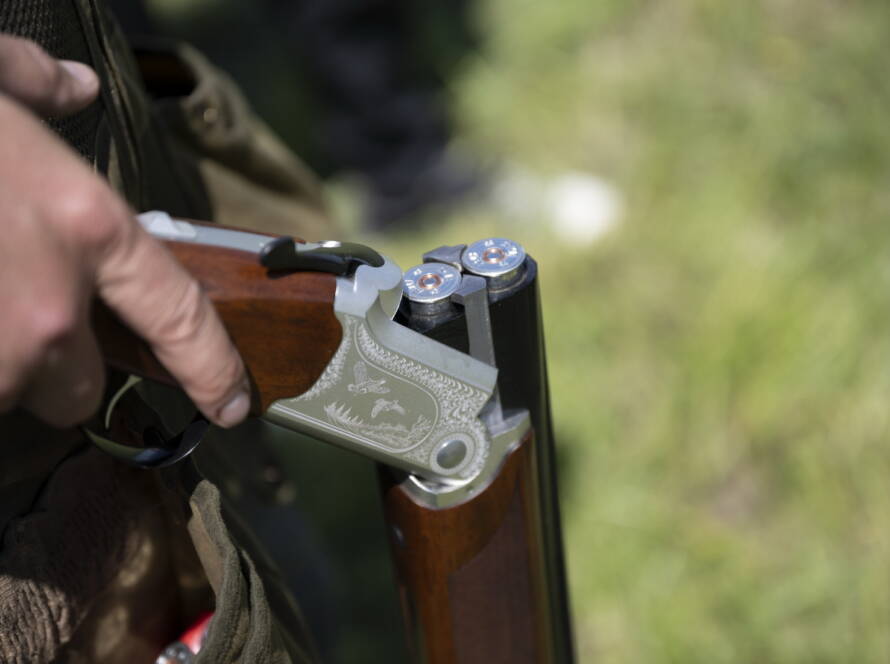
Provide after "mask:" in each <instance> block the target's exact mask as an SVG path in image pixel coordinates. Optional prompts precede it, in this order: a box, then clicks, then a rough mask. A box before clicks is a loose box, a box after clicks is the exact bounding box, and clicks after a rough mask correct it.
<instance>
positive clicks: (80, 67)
mask: <svg viewBox="0 0 890 664" xmlns="http://www.w3.org/2000/svg"><path fill="white" fill-rule="evenodd" d="M59 64H60V65H62V67H64V68H65V71H67V72H68V73H69V74H71V76H73V77H74V78H75V79H77V80H78V81H79V82H80V83H81V84H82V85H83V86H84V87H85V88H89V89H93V88H96V89H98V87H99V77H98V76H96V72H94V71H93V68H92V67H90V66H88V65H85V64H83V63H82V62H75V61H74V60H59Z"/></svg>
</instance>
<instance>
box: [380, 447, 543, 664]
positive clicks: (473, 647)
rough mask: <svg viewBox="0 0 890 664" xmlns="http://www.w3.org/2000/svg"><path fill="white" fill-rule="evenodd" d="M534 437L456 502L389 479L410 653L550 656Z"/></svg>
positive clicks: (524, 663)
mask: <svg viewBox="0 0 890 664" xmlns="http://www.w3.org/2000/svg"><path fill="white" fill-rule="evenodd" d="M534 444H535V441H534V436H533V433H532V432H529V433H528V434H527V435H526V436H525V438H524V439H523V440H522V443H521V445H520V446H519V447H518V448H517V449H516V450H514V451H513V452H512V453H511V454H510V456H509V457H508V458H507V459H506V461H505V463H504V466H503V468H502V469H501V471H500V473H499V474H498V476H497V477H496V478H495V480H494V482H493V483H492V484H491V485H490V486H489V487H488V488H487V489H486V490H485V491H484V492H482V493H481V494H480V495H478V496H476V497H475V498H474V499H472V500H470V501H469V502H467V503H464V504H462V505H458V506H456V507H451V508H448V509H430V508H428V507H425V506H423V505H420V504H418V503H417V502H416V501H415V500H414V499H413V498H412V497H411V495H410V494H409V493H408V492H406V491H405V489H404V488H403V487H402V486H401V485H398V484H391V483H390V484H389V485H388V486H385V489H384V509H385V512H386V516H387V520H388V522H389V525H390V528H391V531H392V549H393V552H394V559H395V562H396V566H397V568H398V572H399V577H400V584H401V588H400V590H401V597H402V603H403V611H404V613H405V616H406V619H407V623H408V630H409V634H408V636H409V641H410V645H411V647H412V649H413V650H414V651H415V652H414V653H413V659H412V661H417V662H424V663H425V664H495V663H498V662H504V663H505V664H506V663H507V662H509V663H510V664H550V663H551V662H554V659H553V657H552V653H553V652H554V648H553V645H552V643H551V642H552V639H553V635H552V634H551V633H550V629H549V625H550V622H549V620H548V618H547V616H548V614H549V612H550V611H551V608H550V607H549V606H548V597H547V593H546V589H545V584H546V583H547V579H546V574H547V573H546V569H545V565H544V549H543V547H544V546H545V544H544V540H543V537H542V529H541V518H542V514H541V512H540V505H541V499H540V493H539V492H540V487H539V485H538V480H537V469H536V465H535V453H534V449H533V448H534Z"/></svg>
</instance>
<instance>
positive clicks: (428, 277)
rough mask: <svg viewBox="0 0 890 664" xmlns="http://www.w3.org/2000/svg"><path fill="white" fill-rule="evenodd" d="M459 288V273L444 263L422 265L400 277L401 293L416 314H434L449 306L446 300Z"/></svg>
mask: <svg viewBox="0 0 890 664" xmlns="http://www.w3.org/2000/svg"><path fill="white" fill-rule="evenodd" d="M458 286H460V272H459V271H458V270H457V269H456V268H454V267H453V266H451V265H446V264H445V263H422V264H421V265H416V266H414V267H412V268H411V269H410V270H407V271H406V272H405V274H404V275H403V277H402V292H404V293H405V297H407V298H408V300H409V301H410V302H411V310H412V311H413V312H414V313H418V314H424V315H429V314H434V313H438V312H439V311H441V310H442V309H447V308H448V307H449V306H450V303H449V300H448V298H450V297H451V295H452V293H454V291H456V290H457V288H458Z"/></svg>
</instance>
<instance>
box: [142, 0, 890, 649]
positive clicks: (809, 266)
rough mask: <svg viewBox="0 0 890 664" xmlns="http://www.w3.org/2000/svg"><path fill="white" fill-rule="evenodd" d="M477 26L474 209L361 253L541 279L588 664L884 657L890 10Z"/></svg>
mask: <svg viewBox="0 0 890 664" xmlns="http://www.w3.org/2000/svg"><path fill="white" fill-rule="evenodd" d="M178 1H179V0H176V2H177V3H178ZM208 1H209V0H208ZM171 3H174V0H165V2H164V3H159V4H171ZM477 9H478V14H479V20H480V21H481V22H482V25H483V26H484V33H485V34H486V40H487V43H486V46H485V49H484V51H483V52H482V53H481V54H478V55H476V56H474V57H472V58H471V59H470V60H469V61H468V62H467V63H466V65H465V67H464V68H463V70H462V72H463V74H462V76H461V77H460V78H459V79H458V80H457V81H455V85H454V89H453V93H454V101H455V104H456V107H457V109H458V116H459V123H460V129H461V136H462V140H463V143H464V147H465V148H468V149H470V150H473V151H475V153H476V154H478V155H482V156H484V157H486V158H492V159H496V160H499V161H500V164H501V173H502V174H503V175H502V177H501V178H500V180H499V184H498V187H497V195H496V196H495V197H493V198H492V200H490V201H489V202H487V203H485V204H480V205H479V206H477V207H475V208H473V209H469V210H463V211H461V212H460V213H459V214H455V215H453V216H451V217H446V218H444V219H443V218H441V217H438V218H437V219H438V220H439V221H440V222H441V223H440V224H439V225H437V226H436V227H435V228H431V227H427V230H425V231H421V232H418V233H417V234H414V235H410V236H403V237H384V238H377V239H376V240H375V242H376V243H377V244H378V245H379V246H380V247H382V248H383V249H385V250H386V251H388V252H389V253H390V254H391V255H393V256H394V257H395V258H397V259H398V260H399V262H400V263H402V264H403V265H404V266H406V267H407V266H408V265H411V264H413V263H415V262H418V259H419V256H420V254H421V252H422V251H424V250H426V249H429V248H431V247H433V246H436V245H438V244H442V243H449V244H453V243H457V242H467V241H469V240H473V239H477V238H480V237H484V236H487V235H505V236H509V237H512V238H514V239H517V240H519V241H521V242H522V243H523V244H524V245H525V246H526V247H527V248H528V250H529V251H530V253H532V254H533V255H534V256H535V257H536V258H537V259H538V261H539V262H540V265H541V271H542V274H541V283H542V287H543V291H544V305H545V314H546V330H547V337H548V338H547V340H548V346H549V348H548V351H549V358H550V371H551V382H552V386H553V391H554V408H555V420H556V423H557V433H558V439H559V449H560V453H561V455H562V462H563V463H562V471H563V475H562V489H563V495H564V518H565V521H566V526H567V546H568V557H569V568H570V575H571V592H572V599H573V604H574V614H575V621H576V632H577V638H578V644H579V650H580V653H581V655H582V657H581V659H582V661H585V662H587V661H594V660H596V661H598V662H645V663H658V662H708V663H709V664H714V663H720V662H801V663H804V662H806V663H812V662H832V663H834V662H857V663H859V662H887V661H890V629H888V624H890V535H888V530H890V481H888V478H890V435H888V433H890V430H888V424H890V417H888V404H890V313H888V312H890V224H888V223H887V221H888V215H890V76H888V58H887V53H888V50H887V49H888V44H890V5H887V3H886V2H883V1H879V0H871V1H869V0H862V1H860V2H857V3H842V2H839V1H836V0H834V1H831V0H809V1H806V2H805V1H804V0H760V1H756V0H755V1H749V2H715V1H713V0H685V1H684V0H661V1H660V2H643V1H642V0H560V1H559V2H541V1H540V0H537V1H535V0H485V1H480V2H479V3H478V5H477ZM333 197H334V199H335V201H336V202H337V206H338V209H342V210H344V212H343V213H344V214H345V215H346V216H349V211H348V209H349V204H350V203H349V200H348V196H344V194H343V191H342V189H336V188H335V190H334V191H333Z"/></svg>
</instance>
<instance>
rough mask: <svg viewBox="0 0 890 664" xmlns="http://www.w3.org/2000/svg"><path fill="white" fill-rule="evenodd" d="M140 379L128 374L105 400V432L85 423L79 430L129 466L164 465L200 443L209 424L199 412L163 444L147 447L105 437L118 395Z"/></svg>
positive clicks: (190, 451)
mask: <svg viewBox="0 0 890 664" xmlns="http://www.w3.org/2000/svg"><path fill="white" fill-rule="evenodd" d="M141 380H142V379H141V378H139V377H137V376H130V377H129V378H128V379H127V381H126V382H125V383H124V385H123V386H122V387H121V388H120V389H119V390H118V391H117V392H115V394H114V396H112V397H111V399H110V400H109V402H108V407H107V408H106V411H105V415H104V417H103V418H102V423H103V425H104V427H105V432H103V433H102V434H98V433H96V432H94V431H92V430H90V429H89V428H88V427H85V426H84V427H81V431H82V432H83V433H84V435H86V437H87V438H88V439H89V440H90V442H91V443H93V445H95V446H96V447H98V448H99V449H100V450H102V451H103V452H105V453H107V454H110V455H111V456H113V457H114V458H115V459H118V460H119V461H123V462H124V463H127V464H129V465H131V466H137V467H139V468H163V467H165V466H170V465H173V464H174V463H176V462H177V461H180V460H182V459H184V458H185V457H187V456H188V455H189V454H191V453H192V452H193V451H194V450H195V448H196V447H197V446H198V445H199V444H200V443H201V441H202V440H203V438H204V434H205V433H207V429H209V428H210V422H208V421H207V419H206V418H205V417H204V416H203V415H201V413H200V412H198V413H197V414H196V415H195V417H194V418H193V419H192V421H191V422H189V424H188V425H186V427H185V428H184V429H183V430H182V431H181V432H179V433H178V434H176V435H175V436H173V437H172V438H169V439H166V440H164V441H163V444H162V445H152V446H148V447H133V446H131V445H124V444H122V443H118V442H115V441H114V440H112V439H111V438H109V437H108V435H107V432H108V429H109V427H110V425H111V414H112V411H113V410H114V407H115V406H116V405H117V403H118V401H120V399H121V397H122V396H123V395H124V393H126V392H127V391H128V390H129V389H131V388H132V387H133V386H135V385H137V384H138V383H139V382H140V381H141Z"/></svg>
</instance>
